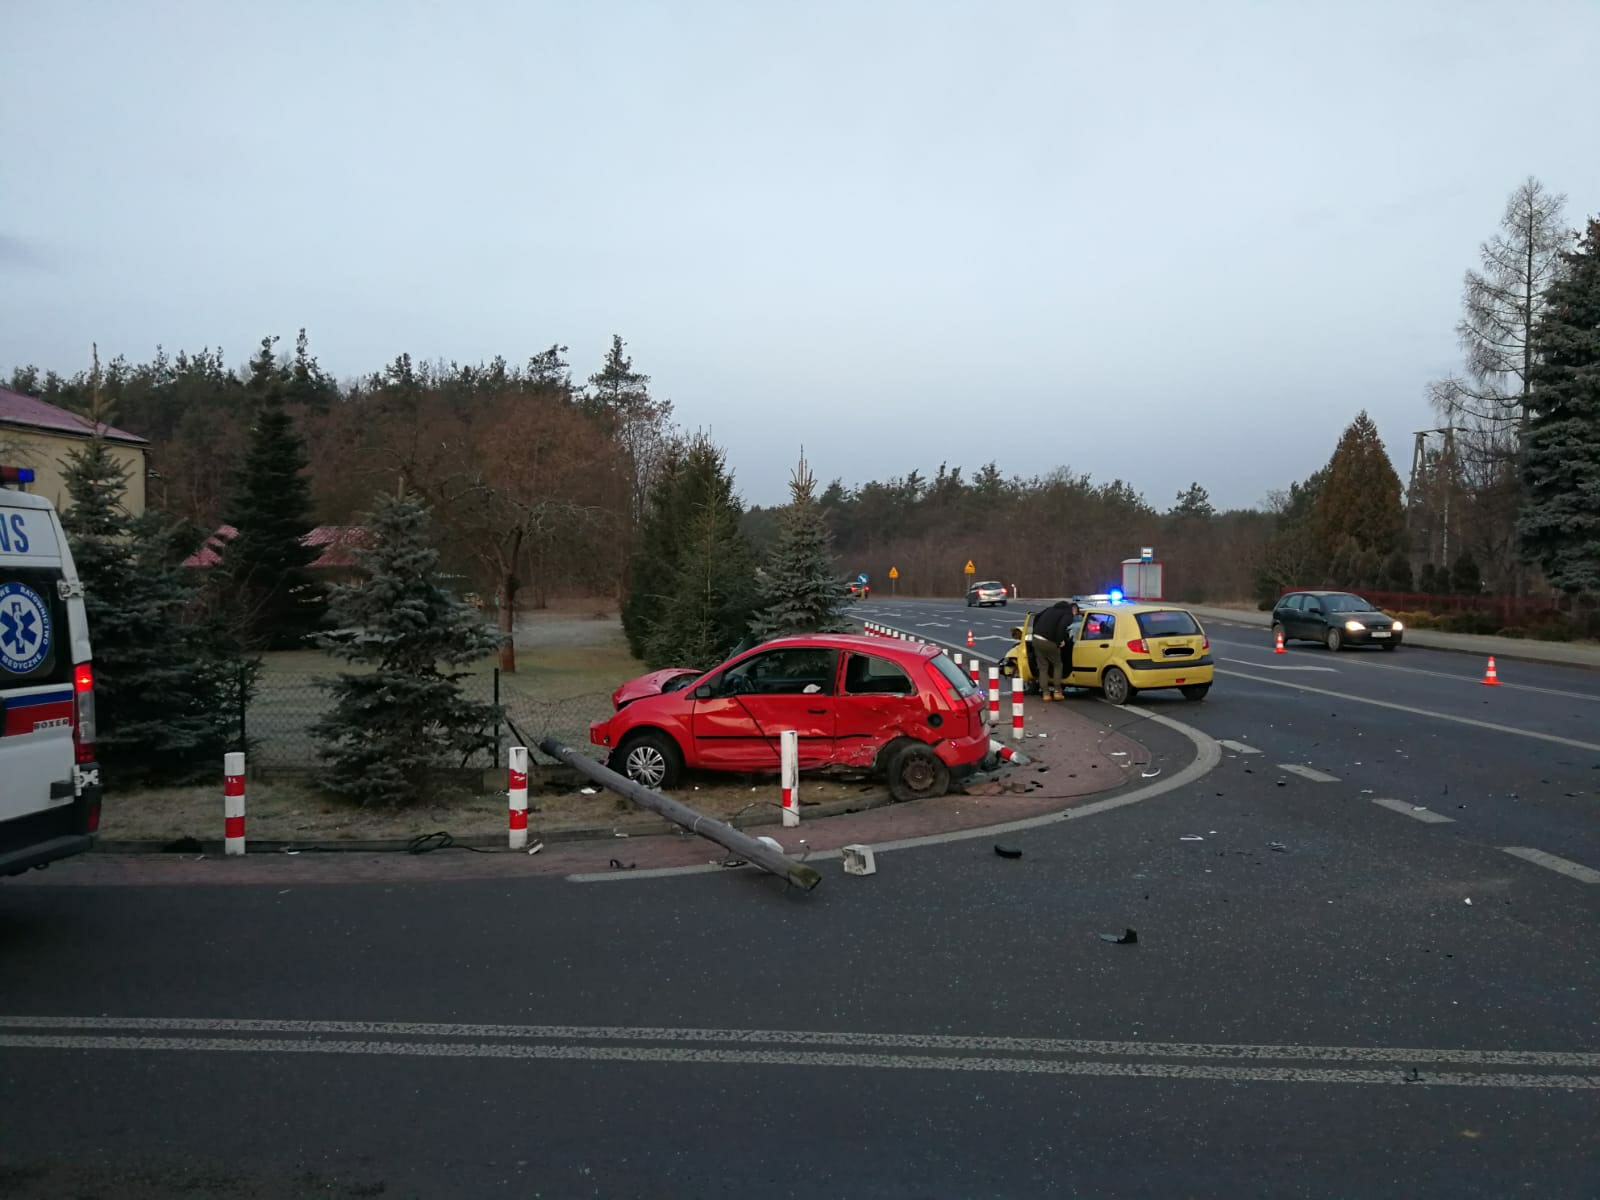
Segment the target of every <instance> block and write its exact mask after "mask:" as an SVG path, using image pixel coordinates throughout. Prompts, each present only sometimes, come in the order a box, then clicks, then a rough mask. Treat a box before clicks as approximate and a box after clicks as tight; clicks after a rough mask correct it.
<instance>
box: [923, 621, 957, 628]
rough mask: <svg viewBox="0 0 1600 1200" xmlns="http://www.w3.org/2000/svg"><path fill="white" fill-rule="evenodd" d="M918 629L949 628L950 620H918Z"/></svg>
mask: <svg viewBox="0 0 1600 1200" xmlns="http://www.w3.org/2000/svg"><path fill="white" fill-rule="evenodd" d="M916 627H917V628H918V629H949V628H950V622H949V621H918V622H917V626H916Z"/></svg>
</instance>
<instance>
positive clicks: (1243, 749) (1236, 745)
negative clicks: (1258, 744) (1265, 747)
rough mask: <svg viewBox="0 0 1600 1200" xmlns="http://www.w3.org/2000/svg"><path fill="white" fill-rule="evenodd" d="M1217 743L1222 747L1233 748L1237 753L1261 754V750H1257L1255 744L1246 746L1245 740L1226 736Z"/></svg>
mask: <svg viewBox="0 0 1600 1200" xmlns="http://www.w3.org/2000/svg"><path fill="white" fill-rule="evenodd" d="M1217 745H1219V746H1222V747H1224V748H1226V749H1228V750H1232V751H1233V752H1234V753H1235V754H1260V753H1261V751H1259V750H1257V749H1256V748H1255V747H1254V746H1246V745H1245V744H1244V743H1243V742H1234V741H1229V740H1228V739H1226V738H1224V739H1223V740H1222V741H1220V742H1218V743H1217Z"/></svg>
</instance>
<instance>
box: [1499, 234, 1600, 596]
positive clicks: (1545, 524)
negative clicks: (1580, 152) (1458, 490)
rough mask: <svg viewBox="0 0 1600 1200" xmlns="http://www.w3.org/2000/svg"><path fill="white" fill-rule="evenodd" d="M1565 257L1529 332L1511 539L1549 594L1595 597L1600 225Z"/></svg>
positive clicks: (1599, 569) (1599, 584) (1599, 539)
mask: <svg viewBox="0 0 1600 1200" xmlns="http://www.w3.org/2000/svg"><path fill="white" fill-rule="evenodd" d="M1564 257H1565V259H1566V262H1567V266H1568V268H1569V272H1568V274H1567V277H1566V278H1565V279H1563V280H1561V281H1560V282H1558V283H1556V284H1555V285H1553V286H1552V287H1551V288H1550V291H1549V293H1548V295H1547V305H1546V308H1545V312H1544V316H1543V318H1542V319H1541V320H1540V322H1539V324H1538V326H1537V327H1536V330H1535V336H1534V357H1535V365H1534V366H1533V368H1532V373H1531V379H1532V388H1531V390H1530V394H1529V400H1528V407H1529V410H1530V412H1531V416H1530V419H1529V421H1528V431H1527V440H1526V452H1525V454H1524V458H1523V469H1522V482H1523V493H1524V501H1523V506H1522V513H1521V516H1520V518H1519V520H1518V523H1517V536H1518V542H1519V544H1520V547H1521V551H1522V554H1523V556H1524V557H1525V558H1526V559H1528V560H1529V561H1531V562H1536V563H1538V564H1539V566H1540V567H1541V568H1542V569H1543V571H1544V573H1545V575H1546V576H1547V577H1548V578H1549V580H1550V582H1551V583H1553V584H1554V585H1555V586H1556V587H1558V588H1560V589H1561V590H1562V591H1564V592H1568V593H1578V592H1600V220H1591V221H1590V222H1589V227H1588V230H1587V232H1586V233H1585V234H1584V237H1583V240H1582V241H1581V242H1580V243H1579V244H1578V247H1577V249H1576V250H1574V251H1573V252H1572V253H1569V254H1567V255H1565V256H1564Z"/></svg>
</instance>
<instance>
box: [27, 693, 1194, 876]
mask: <svg viewBox="0 0 1600 1200" xmlns="http://www.w3.org/2000/svg"><path fill="white" fill-rule="evenodd" d="M1032 700H1033V698H1032V697H1030V702H1031V701H1032ZM1141 720H1142V718H1139V717H1136V716H1134V715H1133V714H1132V713H1127V712H1124V711H1123V710H1113V709H1108V708H1106V707H1105V706H1102V705H1098V704H1095V703H1094V702H1093V701H1092V700H1090V699H1089V698H1088V697H1086V696H1085V697H1083V698H1082V699H1081V700H1080V701H1077V702H1072V701H1069V702H1065V703H1062V704H1052V705H1045V704H1043V703H1032V702H1031V703H1030V705H1029V708H1028V728H1029V736H1028V737H1027V738H1026V739H1025V740H1024V742H1023V743H1022V748H1023V750H1024V751H1025V753H1026V754H1027V755H1028V756H1029V757H1030V758H1031V759H1032V760H1033V761H1032V762H1031V763H1030V764H1029V765H1027V766H1022V767H1013V768H1008V769H1006V770H1005V771H1004V772H1002V781H1003V783H1005V782H1011V783H1017V784H1020V785H1022V787H1024V788H1026V789H1027V790H1025V791H1019V790H1011V791H1007V790H1004V788H1003V786H1002V787H998V788H997V787H993V785H980V786H979V787H978V788H976V789H975V791H976V792H979V793H984V794H965V793H952V794H951V795H948V796H943V797H940V798H938V799H936V800H921V801H913V802H910V803H905V804H894V803H892V802H886V800H880V799H878V798H877V797H863V799H862V800H849V801H836V802H833V803H832V804H829V805H827V806H820V805H819V806H817V807H818V809H822V808H824V807H825V808H827V809H828V810H830V811H837V813H838V815H830V816H820V814H819V813H818V812H817V811H814V810H812V809H809V808H808V809H806V810H805V812H804V814H803V821H802V824H801V825H800V827H799V828H798V829H779V830H775V831H773V833H772V834H770V835H769V836H774V837H776V838H777V840H778V841H779V842H780V843H781V844H782V845H783V846H784V847H785V849H786V850H787V851H788V852H789V853H790V854H794V855H797V856H798V855H800V854H803V853H808V854H828V853H829V852H832V853H833V854H834V855H836V854H837V851H838V850H839V848H840V847H842V846H848V845H852V844H855V843H863V844H866V845H872V846H888V845H892V844H894V843H899V842H904V841H908V840H913V839H919V838H935V839H937V838H939V837H941V836H942V835H946V834H959V833H960V832H962V831H968V830H971V831H978V830H982V829H986V828H988V827H990V826H995V825H1004V824H1006V823H1009V822H1013V821H1027V820H1033V819H1038V818H1047V819H1048V818H1049V817H1050V816H1051V815H1052V814H1058V813H1065V812H1066V811H1067V810H1069V809H1071V808H1073V807H1075V806H1078V805H1081V804H1085V803H1087V802H1089V801H1091V800H1101V801H1102V802H1103V800H1104V799H1105V798H1108V797H1110V796H1111V795H1112V794H1113V793H1122V792H1129V791H1132V790H1134V789H1136V788H1137V787H1138V786H1139V785H1140V784H1141V783H1145V782H1147V780H1146V779H1145V776H1144V771H1145V769H1146V768H1148V767H1149V766H1150V764H1151V761H1152V754H1151V751H1150V750H1149V749H1148V748H1147V747H1146V746H1145V745H1144V744H1143V743H1141V742H1139V741H1137V740H1135V739H1134V738H1133V737H1130V736H1128V735H1127V734H1126V733H1124V732H1122V731H1121V728H1120V726H1122V725H1126V724H1128V723H1130V721H1132V722H1134V723H1138V722H1140V721H1141ZM1001 740H1004V741H1006V742H1007V743H1008V744H1011V743H1010V739H1009V730H1004V731H1002V734H1001ZM1178 769H1180V765H1179V764H1166V766H1165V768H1164V769H1163V768H1162V767H1158V768H1157V770H1158V771H1160V772H1161V773H1162V774H1163V775H1165V776H1167V777H1168V778H1170V777H1171V776H1172V775H1173V774H1175V773H1176V771H1177V770H1178ZM991 788H992V789H993V792H994V793H995V794H987V793H989V792H990V790H991ZM838 810H843V811H838ZM641 824H644V823H641ZM756 824H757V822H756V821H754V820H752V821H749V822H741V826H742V827H743V826H746V825H750V826H754V825H756ZM763 824H764V822H763ZM663 826H664V823H661V822H651V823H649V826H648V827H647V828H645V829H642V830H641V831H640V832H638V833H635V832H632V831H629V832H628V833H627V834H626V836H617V835H616V834H614V833H613V832H612V827H610V826H607V827H606V828H604V829H601V830H586V831H573V830H568V831H565V832H562V833H555V832H552V833H550V834H543V833H541V832H539V830H538V829H537V828H536V827H535V821H534V820H530V823H529V831H528V832H529V841H530V843H534V842H541V841H542V842H544V843H545V848H544V849H543V850H542V851H541V852H540V853H538V854H536V855H528V854H526V853H524V852H522V851H515V852H513V851H510V850H508V849H507V848H506V843H505V840H504V838H495V839H492V841H491V840H490V839H487V838H482V837H477V838H462V839H459V840H457V841H456V844H455V848H452V849H445V850H435V851H431V852H429V853H424V854H406V853H404V850H405V848H406V846H407V842H406V841H404V840H398V839H396V840H393V841H385V842H382V843H370V842H369V843H364V844H362V843H352V844H347V843H339V844H338V849H333V848H331V847H327V848H325V849H314V848H313V846H314V845H315V844H314V843H311V842H301V843H298V844H296V843H282V842H278V843H266V842H262V841H252V842H250V843H249V853H248V854H246V855H245V856H244V857H242V858H225V857H222V855H221V853H220V847H221V843H220V841H218V842H215V843H213V844H208V843H206V842H201V843H200V844H199V847H198V848H191V849H188V850H187V851H186V852H172V851H166V852H162V851H163V850H164V849H165V847H166V846H167V845H170V843H132V844H129V843H122V844H121V845H120V846H119V844H117V843H108V844H106V845H104V846H102V847H101V849H100V851H99V852H97V853H93V854H87V855H83V856H81V857H79V858H75V859H68V860H66V861H65V862H62V863H58V864H56V865H55V866H54V867H53V868H52V869H51V870H49V871H44V872H31V873H30V874H28V875H25V876H19V877H17V878H16V879H15V880H12V881H10V883H11V884H12V885H13V886H16V885H23V886H28V885H36V886H51V885H55V886H70V885H73V884H79V885H104V884H130V885H132V884H249V883H274V884H278V885H280V886H289V885H301V884H314V883H327V884H339V883H359V882H388V883H395V882H404V881H408V880H416V881H425V880H430V879H468V878H484V877H494V878H499V877H508V876H517V877H524V876H527V875H579V876H593V875H595V874H597V873H607V872H610V873H614V874H618V875H620V874H622V873H629V874H631V873H632V872H633V871H634V870H638V871H641V872H648V871H653V870H672V869H681V868H684V867H699V868H705V867H707V865H708V864H711V863H715V862H717V861H718V860H720V859H722V858H724V857H725V854H724V852H723V851H722V849H721V848H720V847H718V846H716V845H714V844H713V843H711V842H709V841H707V840H705V839H704V838H699V837H694V836H692V835H689V834H686V833H683V832H681V831H679V830H677V829H676V828H673V827H670V826H666V827H663ZM580 832H582V833H587V834H588V835H589V837H588V839H587V840H577V838H578V834H579V833H580ZM618 832H619V833H621V832H622V829H621V827H620V826H619V827H618ZM480 842H488V843H489V844H487V845H478V844H477V843H480ZM375 846H376V847H380V848H377V849H375V848H374V847H375ZM152 848H153V849H154V851H155V852H151V851H152ZM462 851H466V852H462ZM472 851H477V852H476V853H474V852H472ZM614 863H616V864H620V866H617V865H613V864H614Z"/></svg>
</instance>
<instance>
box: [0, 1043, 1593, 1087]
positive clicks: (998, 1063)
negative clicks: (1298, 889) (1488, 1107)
mask: <svg viewBox="0 0 1600 1200" xmlns="http://www.w3.org/2000/svg"><path fill="white" fill-rule="evenodd" d="M0 1046H3V1047H6V1048H8V1049H15V1050H75V1051H84V1050H135V1051H143V1052H146V1053H150V1052H172V1051H180V1052H181V1051H190V1052H199V1053H209V1054H216V1053H247V1054H357V1055H360V1054H365V1055H377V1056H386V1057H396V1058H453V1059H468V1058H497V1059H513V1060H516V1059H523V1060H528V1059H531V1060H536V1061H552V1060H554V1061H567V1062H622V1063H689V1064H695V1065H701V1064H719V1065H728V1064H731V1065H738V1066H779V1067H790V1066H792V1067H844V1068H847V1069H850V1070H857V1071H859V1070H862V1069H864V1068H866V1069H872V1070H880V1071H881V1070H920V1071H955V1072H983V1073H995V1074H1007V1075H1061V1076H1100V1077H1112V1078H1123V1079H1141V1078H1142V1079H1198V1080H1223V1081H1227V1082H1233V1083H1311V1084H1331V1083H1345V1084H1379V1085H1384V1084H1387V1085H1389V1086H1391V1087H1393V1086H1400V1087H1408V1086H1409V1087H1486V1088H1513V1089H1519V1090H1526V1089H1546V1088H1561V1089H1563V1090H1583V1091H1594V1090H1600V1075H1566V1074H1563V1075H1537V1074H1511V1073H1500V1072H1466V1071H1449V1072H1432V1071H1430V1072H1429V1073H1428V1074H1425V1075H1423V1074H1417V1075H1408V1074H1407V1073H1406V1072H1403V1071H1401V1070H1400V1069H1399V1068H1398V1067H1396V1066H1391V1067H1387V1068H1384V1069H1381V1070H1373V1069H1367V1070H1362V1069H1358V1068H1352V1067H1345V1068H1325V1067H1220V1066H1210V1065H1206V1064H1197V1063H1168V1062H1140V1061H1137V1060H1131V1059H1130V1060H1123V1061H1113V1062H1096V1061H1093V1060H1085V1059H1059V1058H1045V1059H1040V1058H975V1057H970V1056H962V1057H951V1056H945V1055H932V1054H849V1053H839V1052H834V1051H825V1050H715V1049H709V1048H701V1049H693V1050H685V1049H676V1048H672V1047H665V1046H582V1045H578V1046H572V1045H551V1044H533V1045H529V1044H526V1043H524V1044H513V1045H504V1044H497V1043H493V1042H362V1041H301V1040H298V1039H294V1038H219V1037H210V1038H205V1037H200V1038H183V1037H106V1036H101V1035H94V1034H69V1035H65V1036H55V1035H48V1034H46V1035H40V1036H30V1035H26V1034H7V1035H0Z"/></svg>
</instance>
